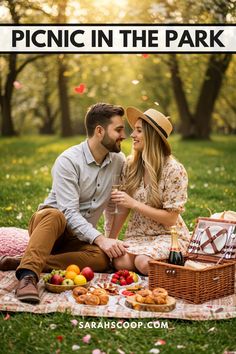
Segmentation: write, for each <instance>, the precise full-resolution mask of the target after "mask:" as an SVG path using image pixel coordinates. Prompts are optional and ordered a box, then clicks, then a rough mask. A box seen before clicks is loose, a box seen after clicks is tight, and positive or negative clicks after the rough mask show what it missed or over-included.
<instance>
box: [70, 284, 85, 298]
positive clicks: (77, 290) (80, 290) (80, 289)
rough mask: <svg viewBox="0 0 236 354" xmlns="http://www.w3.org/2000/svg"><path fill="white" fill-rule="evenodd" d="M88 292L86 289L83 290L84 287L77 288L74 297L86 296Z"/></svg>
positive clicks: (74, 290)
mask: <svg viewBox="0 0 236 354" xmlns="http://www.w3.org/2000/svg"><path fill="white" fill-rule="evenodd" d="M87 292H88V290H87V289H86V288H83V287H82V286H77V287H76V288H74V289H73V296H74V297H77V296H79V295H84V294H87Z"/></svg>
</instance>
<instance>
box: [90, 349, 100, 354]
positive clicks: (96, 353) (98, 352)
mask: <svg viewBox="0 0 236 354" xmlns="http://www.w3.org/2000/svg"><path fill="white" fill-rule="evenodd" d="M92 354H102V352H101V350H100V349H94V350H93V351H92Z"/></svg>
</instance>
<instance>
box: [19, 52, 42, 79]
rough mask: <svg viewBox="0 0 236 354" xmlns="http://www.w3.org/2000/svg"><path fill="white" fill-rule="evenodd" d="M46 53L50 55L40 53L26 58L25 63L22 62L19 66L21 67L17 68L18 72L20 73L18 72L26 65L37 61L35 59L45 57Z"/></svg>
mask: <svg viewBox="0 0 236 354" xmlns="http://www.w3.org/2000/svg"><path fill="white" fill-rule="evenodd" d="M46 55H48V54H39V55H36V56H34V57H30V58H28V59H26V60H25V61H24V63H23V64H21V65H20V66H19V68H18V69H17V70H16V74H17V75H18V74H19V73H20V72H21V71H22V70H23V69H24V67H25V66H26V65H27V64H29V63H32V62H33V61H35V60H37V59H39V58H45V56H46Z"/></svg>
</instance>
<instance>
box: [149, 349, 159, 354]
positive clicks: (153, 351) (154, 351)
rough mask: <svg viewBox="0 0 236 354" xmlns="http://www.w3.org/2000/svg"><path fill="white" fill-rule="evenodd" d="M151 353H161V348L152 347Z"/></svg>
mask: <svg viewBox="0 0 236 354" xmlns="http://www.w3.org/2000/svg"><path fill="white" fill-rule="evenodd" d="M149 353H153V354H159V353H160V350H159V349H156V348H152V349H151V350H149Z"/></svg>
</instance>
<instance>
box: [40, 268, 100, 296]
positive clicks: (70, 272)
mask: <svg viewBox="0 0 236 354" xmlns="http://www.w3.org/2000/svg"><path fill="white" fill-rule="evenodd" d="M93 277H94V272H93V270H92V269H91V268H90V267H85V268H83V269H81V270H80V268H79V267H78V266H77V265H75V264H71V265H69V266H68V267H67V268H66V269H65V270H62V269H53V270H52V271H51V273H49V274H45V275H44V276H43V280H44V283H45V288H46V289H47V290H48V291H50V292H53V293H61V292H63V291H67V290H73V289H74V288H76V287H78V286H81V287H84V288H88V287H89V286H90V282H91V280H92V279H93Z"/></svg>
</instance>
